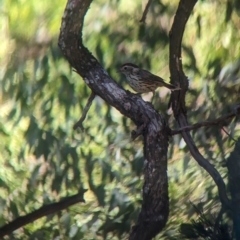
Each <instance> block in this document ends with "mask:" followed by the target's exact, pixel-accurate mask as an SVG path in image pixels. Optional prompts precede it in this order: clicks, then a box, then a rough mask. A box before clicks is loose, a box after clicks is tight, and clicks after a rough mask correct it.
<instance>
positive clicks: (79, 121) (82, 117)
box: [73, 92, 96, 131]
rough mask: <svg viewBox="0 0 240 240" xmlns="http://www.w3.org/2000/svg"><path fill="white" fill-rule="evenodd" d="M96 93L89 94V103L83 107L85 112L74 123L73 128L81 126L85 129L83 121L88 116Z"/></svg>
mask: <svg viewBox="0 0 240 240" xmlns="http://www.w3.org/2000/svg"><path fill="white" fill-rule="evenodd" d="M95 96H96V95H95V93H94V92H92V93H91V95H90V96H89V98H88V101H87V104H86V106H85V108H84V109H83V112H82V116H81V118H80V119H79V120H78V121H77V122H76V123H75V124H74V126H73V129H74V130H76V129H77V128H78V127H79V128H81V130H82V131H83V130H84V128H83V125H82V124H83V121H84V120H85V118H86V116H87V113H88V111H89V109H90V107H91V105H92V101H93V99H94V98H95Z"/></svg>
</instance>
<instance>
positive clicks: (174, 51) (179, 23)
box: [170, 0, 231, 208]
mask: <svg viewBox="0 0 240 240" xmlns="http://www.w3.org/2000/svg"><path fill="white" fill-rule="evenodd" d="M196 2H197V0H181V1H180V3H179V6H178V10H177V13H176V15H175V18H174V22H173V25H172V29H171V31H170V72H171V81H172V82H173V83H175V84H176V83H179V82H180V86H181V88H182V90H181V91H178V92H180V94H178V92H173V93H172V96H171V104H172V108H173V112H174V116H175V118H176V120H177V122H178V124H179V126H180V128H184V127H187V126H189V123H188V120H187V115H186V112H187V111H186V105H185V94H186V91H187V90H188V79H187V77H186V76H185V74H184V72H183V69H182V57H181V44H182V37H183V33H184V30H185V27H186V23H187V20H188V18H189V16H190V14H191V12H192V10H193V8H194V5H195V4H196ZM182 136H183V138H184V140H185V142H186V144H187V146H188V148H189V150H190V152H191V154H192V156H193V157H194V159H195V160H196V161H197V162H198V164H199V165H200V166H202V167H203V168H204V169H205V170H206V171H207V172H208V173H209V174H210V175H211V177H212V178H213V180H214V181H215V183H216V185H217V187H218V192H219V197H220V200H221V202H222V204H223V205H224V207H226V208H230V207H231V203H230V201H229V199H228V197H227V193H226V186H225V183H224V181H223V179H222V177H221V175H220V174H219V172H218V171H217V170H216V169H215V168H214V166H213V165H212V164H211V163H209V161H208V160H207V159H205V158H204V157H203V156H202V155H201V153H200V152H199V150H198V149H197V147H196V145H195V143H194V141H193V139H192V137H191V135H190V134H189V132H182Z"/></svg>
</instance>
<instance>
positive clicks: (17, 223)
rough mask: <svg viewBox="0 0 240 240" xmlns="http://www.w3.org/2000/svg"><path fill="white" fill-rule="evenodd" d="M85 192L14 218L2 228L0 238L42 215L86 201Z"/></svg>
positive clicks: (81, 191) (82, 191)
mask: <svg viewBox="0 0 240 240" xmlns="http://www.w3.org/2000/svg"><path fill="white" fill-rule="evenodd" d="M85 192H86V190H84V189H82V190H80V191H79V193H77V194H76V195H73V196H71V197H66V198H64V199H63V200H61V201H60V202H57V203H52V204H48V205H44V206H42V207H40V208H39V209H38V210H36V211H34V212H32V213H29V214H27V215H25V216H22V217H18V218H17V219H15V220H13V221H12V222H10V223H8V224H6V225H4V226H3V227H1V228H0V238H2V237H3V236H5V235H7V234H10V233H12V232H13V231H15V230H16V229H18V228H20V227H23V226H24V225H26V224H28V223H31V222H33V221H35V220H37V219H39V218H41V217H44V216H47V215H49V214H53V213H56V212H59V211H61V210H63V209H66V208H68V207H70V206H71V205H74V204H76V203H79V202H85V200H84V198H83V194H84V193H85Z"/></svg>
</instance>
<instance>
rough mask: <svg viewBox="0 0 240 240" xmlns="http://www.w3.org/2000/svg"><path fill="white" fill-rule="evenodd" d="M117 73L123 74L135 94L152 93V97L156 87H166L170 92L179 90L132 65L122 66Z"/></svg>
mask: <svg viewBox="0 0 240 240" xmlns="http://www.w3.org/2000/svg"><path fill="white" fill-rule="evenodd" d="M118 72H120V73H123V74H124V75H125V76H126V78H127V80H128V83H129V85H130V87H131V88H132V89H133V90H134V91H135V92H137V93H147V92H152V93H153V96H154V93H155V90H156V89H157V88H158V87H166V88H168V89H170V90H171V91H176V90H180V89H181V88H179V87H177V86H174V85H172V84H170V83H166V82H165V81H164V80H163V79H162V78H161V77H159V76H156V75H154V74H152V73H150V72H149V71H147V70H145V69H141V68H139V67H138V66H137V65H135V64H133V63H125V64H123V65H122V66H121V67H120V68H119V70H118Z"/></svg>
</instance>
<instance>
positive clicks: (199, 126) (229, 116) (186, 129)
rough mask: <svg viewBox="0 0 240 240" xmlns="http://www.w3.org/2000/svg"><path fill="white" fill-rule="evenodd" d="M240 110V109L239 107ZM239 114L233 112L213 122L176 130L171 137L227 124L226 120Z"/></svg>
mask: <svg viewBox="0 0 240 240" xmlns="http://www.w3.org/2000/svg"><path fill="white" fill-rule="evenodd" d="M239 109H240V107H239ZM237 114H238V113H236V112H232V113H229V114H227V115H225V116H222V117H219V118H217V119H214V120H211V121H204V122H199V123H195V124H193V125H189V126H185V127H182V128H179V129H176V130H172V131H171V135H176V134H179V133H182V132H188V131H191V130H194V129H198V128H201V127H210V126H212V125H221V124H224V122H226V120H230V119H232V118H233V117H235V116H236V115H237Z"/></svg>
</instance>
